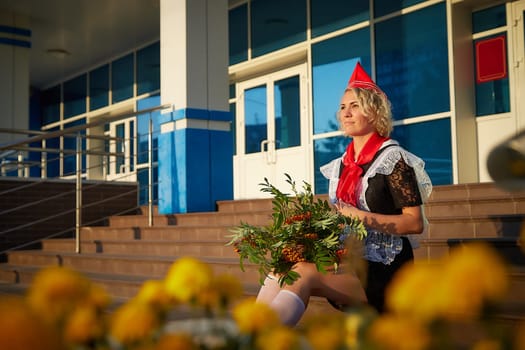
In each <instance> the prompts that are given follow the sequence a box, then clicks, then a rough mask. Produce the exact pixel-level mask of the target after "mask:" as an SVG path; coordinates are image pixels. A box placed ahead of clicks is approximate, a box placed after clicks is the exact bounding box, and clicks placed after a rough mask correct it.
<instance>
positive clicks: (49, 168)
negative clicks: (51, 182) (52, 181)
mask: <svg viewBox="0 0 525 350" xmlns="http://www.w3.org/2000/svg"><path fill="white" fill-rule="evenodd" d="M58 129H59V128H58V127H54V128H51V129H49V130H47V131H49V132H51V131H57V130H58ZM46 148H47V149H60V137H54V138H52V139H47V140H46ZM46 173H47V177H48V178H53V177H58V176H59V175H60V153H59V152H50V151H47V152H46Z"/></svg>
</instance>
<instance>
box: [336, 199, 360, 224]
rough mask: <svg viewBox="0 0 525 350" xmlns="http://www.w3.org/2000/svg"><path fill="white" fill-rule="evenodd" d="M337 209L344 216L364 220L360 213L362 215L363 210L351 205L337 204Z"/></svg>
mask: <svg viewBox="0 0 525 350" xmlns="http://www.w3.org/2000/svg"><path fill="white" fill-rule="evenodd" d="M335 208H336V209H337V211H338V212H339V213H341V214H342V215H344V216H349V217H352V218H358V219H360V220H362V218H361V217H360V216H359V214H360V213H362V210H359V209H357V208H356V207H354V206H353V205H351V204H347V203H344V202H337V203H336V204H335Z"/></svg>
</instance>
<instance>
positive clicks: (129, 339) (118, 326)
mask: <svg viewBox="0 0 525 350" xmlns="http://www.w3.org/2000/svg"><path fill="white" fill-rule="evenodd" d="M110 327H111V328H110V335H111V336H112V337H113V338H115V339H116V340H117V341H118V342H119V343H121V344H123V345H131V344H135V343H140V342H142V341H148V340H149V339H150V338H151V337H152V336H153V335H154V332H155V331H157V330H158V329H159V327H160V319H159V317H158V314H157V313H156V312H155V310H153V308H151V307H150V306H149V305H148V304H145V303H141V302H137V301H134V300H132V301H131V302H128V303H126V304H124V305H122V306H120V307H119V308H118V309H117V310H116V311H115V313H114V314H113V317H112V318H111V326H110Z"/></svg>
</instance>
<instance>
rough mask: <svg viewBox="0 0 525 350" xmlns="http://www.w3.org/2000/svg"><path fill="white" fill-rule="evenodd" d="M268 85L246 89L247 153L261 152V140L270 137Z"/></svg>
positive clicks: (245, 129)
mask: <svg viewBox="0 0 525 350" xmlns="http://www.w3.org/2000/svg"><path fill="white" fill-rule="evenodd" d="M266 108H267V104H266V85H261V86H257V87H254V88H251V89H248V90H245V91H244V119H245V120H244V124H245V127H244V135H245V139H246V141H245V142H246V143H245V145H244V146H245V148H244V149H245V151H244V152H245V153H246V154H248V153H255V152H259V151H260V149H261V142H262V141H264V140H266V139H267V138H268V130H267V124H268V123H267V120H268V116H267V114H266V110H267V109H266Z"/></svg>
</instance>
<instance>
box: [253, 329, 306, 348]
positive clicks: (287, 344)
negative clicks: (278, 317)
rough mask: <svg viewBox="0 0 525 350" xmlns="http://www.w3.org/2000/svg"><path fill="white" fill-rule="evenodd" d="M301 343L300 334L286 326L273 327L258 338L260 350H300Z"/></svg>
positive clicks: (257, 342)
mask: <svg viewBox="0 0 525 350" xmlns="http://www.w3.org/2000/svg"><path fill="white" fill-rule="evenodd" d="M300 345H301V344H300V338H299V334H298V333H296V332H295V331H294V330H292V329H291V328H289V327H285V326H280V327H276V328H272V329H270V330H269V331H267V332H264V333H263V334H261V335H260V336H259V337H257V340H256V347H257V349H258V350H299V349H300Z"/></svg>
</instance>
